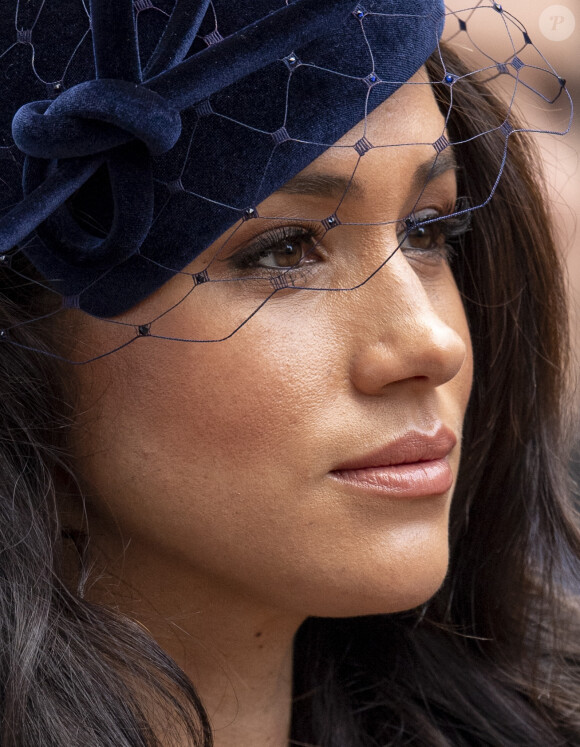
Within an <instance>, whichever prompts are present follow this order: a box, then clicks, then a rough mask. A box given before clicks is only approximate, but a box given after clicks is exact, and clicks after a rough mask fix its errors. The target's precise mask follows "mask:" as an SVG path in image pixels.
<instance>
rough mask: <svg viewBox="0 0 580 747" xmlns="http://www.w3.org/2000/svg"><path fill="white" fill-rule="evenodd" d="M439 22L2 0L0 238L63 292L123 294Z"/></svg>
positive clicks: (136, 295) (405, 56) (336, 122)
mask: <svg viewBox="0 0 580 747" xmlns="http://www.w3.org/2000/svg"><path fill="white" fill-rule="evenodd" d="M443 20H444V5H443V2H442V1H441V0H364V5H363V4H359V5H357V4H356V2H355V0H236V2H231V0H213V1H212V2H210V0H156V3H155V5H154V4H153V3H152V2H151V0H90V3H89V8H87V7H86V6H85V2H84V0H27V2H26V3H23V2H20V3H19V2H18V0H2V3H1V4H0V100H1V101H2V102H3V103H2V107H1V111H0V254H2V253H5V252H7V251H10V250H11V249H14V248H16V247H20V248H21V249H22V251H24V253H25V254H26V255H27V257H28V258H29V260H30V261H31V262H32V263H33V264H34V265H35V266H36V268H37V269H38V270H39V271H40V272H41V273H42V275H43V276H44V277H45V278H46V280H47V281H48V282H49V284H50V285H51V286H52V287H53V288H54V289H55V290H57V291H58V292H59V293H60V294H61V295H62V296H63V297H64V299H65V306H73V307H78V308H81V309H83V310H85V311H87V312H89V313H91V314H93V315H96V316H102V317H111V316H115V315H117V314H119V313H121V312H123V311H125V310H127V309H129V308H131V307H132V306H133V305H135V304H136V303H137V302H139V301H140V300H141V299H143V298H144V297H146V296H147V295H148V294H150V293H151V292H152V291H154V290H155V289H156V288H158V287H159V286H161V285H162V284H163V283H164V282H165V281H167V280H168V279H169V278H171V277H172V276H173V275H174V273H175V272H179V271H181V270H182V269H183V268H184V267H186V266H187V265H188V264H189V263H190V262H191V261H192V260H193V259H194V258H195V257H196V256H197V255H199V254H200V252H202V251H203V250H204V249H205V248H207V247H208V246H209V245H210V244H211V243H212V242H213V241H214V240H215V239H216V238H217V237H218V236H220V235H221V234H222V233H223V232H224V231H225V230H226V229H227V228H228V227H230V226H231V225H233V224H234V223H236V221H238V220H239V219H240V218H244V217H251V216H252V215H254V214H255V206H256V205H257V204H258V203H259V202H260V201H261V200H263V199H264V198H265V197H266V196H268V195H269V194H271V193H272V192H273V191H275V190H276V189H278V188H279V187H281V186H282V185H283V184H284V183H285V182H286V181H288V180H289V179H290V178H292V177H293V176H295V175H296V174H297V173H298V172H299V171H301V170H302V169H303V168H304V167H305V166H307V165H308V164H309V163H310V162H312V161H313V160H314V159H315V158H316V157H317V156H318V155H320V154H321V153H322V152H323V151H324V150H326V149H327V148H328V147H329V146H330V145H332V144H333V143H335V142H336V141H337V140H338V139H339V138H340V137H341V136H342V135H344V134H345V133H346V132H347V131H348V130H350V129H351V128H352V127H353V126H354V125H355V124H357V122H359V121H361V120H362V119H364V116H365V115H366V114H367V113H368V112H370V111H372V110H373V109H374V108H376V107H377V106H378V105H379V104H380V103H381V102H383V101H384V100H386V99H387V98H388V97H389V96H391V95H392V93H393V92H394V91H395V90H397V89H398V88H399V87H400V86H401V85H402V84H403V83H404V82H405V81H407V80H408V79H409V78H410V77H411V76H412V75H413V74H414V73H415V72H416V71H417V70H418V69H419V68H420V67H421V66H422V65H423V64H424V63H425V61H426V59H427V58H428V57H429V55H430V54H431V53H432V52H433V50H434V49H436V47H437V44H438V41H439V37H440V35H441V32H442V27H443ZM353 147H357V146H356V145H355V146H353ZM79 216H85V220H83V221H80V220H79Z"/></svg>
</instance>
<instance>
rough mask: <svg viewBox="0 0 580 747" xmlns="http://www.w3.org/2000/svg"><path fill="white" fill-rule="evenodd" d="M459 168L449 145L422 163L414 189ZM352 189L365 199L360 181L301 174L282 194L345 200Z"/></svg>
mask: <svg viewBox="0 0 580 747" xmlns="http://www.w3.org/2000/svg"><path fill="white" fill-rule="evenodd" d="M456 169H457V160H456V158H455V153H454V151H453V147H452V146H449V147H447V148H446V149H445V150H443V151H441V152H440V153H438V154H437V155H436V156H435V157H434V158H433V159H432V160H430V161H424V162H423V163H421V164H419V165H418V166H417V168H416V169H415V172H414V174H413V176H412V177H411V189H412V190H414V191H421V190H422V189H424V187H425V186H426V185H427V184H428V183H429V182H430V181H432V180H433V179H436V178H437V177H438V176H441V175H442V174H444V173H446V172H447V171H451V170H456ZM347 190H348V193H349V195H350V196H351V197H355V198H356V197H362V196H363V195H364V187H363V186H362V183H361V182H360V181H357V180H356V179H355V178H354V177H352V176H342V175H340V174H330V173H326V172H322V173H315V174H298V175H297V176H295V177H293V178H292V179H290V180H289V181H287V182H286V184H284V185H283V186H282V187H280V188H279V190H278V192H281V193H283V194H287V195H288V194H289V195H298V194H299V195H306V196H312V197H341V196H342V195H344V194H345V192H346V191H347Z"/></svg>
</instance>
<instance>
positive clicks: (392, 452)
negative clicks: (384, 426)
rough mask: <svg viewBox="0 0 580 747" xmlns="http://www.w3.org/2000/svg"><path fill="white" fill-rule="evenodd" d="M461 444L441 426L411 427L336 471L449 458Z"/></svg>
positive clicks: (340, 465) (342, 464)
mask: <svg viewBox="0 0 580 747" xmlns="http://www.w3.org/2000/svg"><path fill="white" fill-rule="evenodd" d="M456 443H457V438H456V437H455V434H454V433H453V431H451V430H450V429H449V428H447V427H446V426H444V425H440V426H439V427H438V428H437V429H436V430H435V431H433V432H431V433H425V432H423V431H419V430H409V431H407V432H406V433H405V434H404V435H403V436H401V437H400V438H397V439H396V440H395V441H391V442H390V443H388V444H385V445H384V446H380V447H379V448H378V449H375V450H374V451H371V452H369V453H368V454H364V455H363V456H360V457H355V458H354V459H349V460H347V461H346V462H342V463H341V464H339V465H338V467H334V469H333V470H332V471H333V472H342V471H345V470H354V469H370V468H373V467H375V468H376V467H392V466H394V465H397V464H414V463H416V462H429V461H432V460H434V459H442V458H444V457H446V456H447V455H448V454H449V452H450V451H451V450H452V449H453V447H454V446H455V444H456Z"/></svg>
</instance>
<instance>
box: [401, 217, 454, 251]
mask: <svg viewBox="0 0 580 747" xmlns="http://www.w3.org/2000/svg"><path fill="white" fill-rule="evenodd" d="M446 241H447V236H446V235H445V232H444V231H443V230H442V226H441V225H440V224H439V223H429V224H428V225H426V226H417V227H416V228H413V229H412V230H411V231H409V232H408V233H407V236H406V237H405V239H404V240H403V243H402V246H403V247H407V248H409V249H419V250H421V251H429V250H430V249H442V248H443V247H444V246H445V243H446Z"/></svg>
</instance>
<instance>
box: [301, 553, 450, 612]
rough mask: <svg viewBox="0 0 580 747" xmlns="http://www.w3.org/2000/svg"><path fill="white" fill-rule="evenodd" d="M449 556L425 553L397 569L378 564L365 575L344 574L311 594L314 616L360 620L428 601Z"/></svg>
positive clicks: (442, 579)
mask: <svg viewBox="0 0 580 747" xmlns="http://www.w3.org/2000/svg"><path fill="white" fill-rule="evenodd" d="M448 560H449V555H448V552H447V546H445V551H444V552H440V551H439V552H426V553H424V554H423V555H422V556H421V557H414V558H413V559H412V560H408V562H401V563H397V564H396V567H393V566H392V565H390V567H388V568H387V567H384V565H383V564H380V563H377V564H376V566H375V568H374V569H373V571H372V572H368V573H366V574H362V575H361V574H360V573H358V574H356V573H348V574H347V573H346V572H344V573H342V574H340V576H339V577H337V578H335V579H334V580H333V581H332V582H331V583H329V584H328V585H327V586H326V588H321V587H319V589H318V593H314V594H312V595H311V597H312V598H311V600H309V601H310V602H311V604H310V605H309V607H310V609H309V612H308V615H309V616H312V617H357V616H364V615H381V614H390V613H395V612H403V611H405V610H410V609H413V608H415V607H418V606H420V605H422V604H424V603H425V602H427V601H428V600H429V599H430V598H431V597H432V596H433V595H434V594H436V593H437V591H438V590H439V589H440V588H441V586H442V584H443V582H444V580H445V577H446V575H447V569H448Z"/></svg>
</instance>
